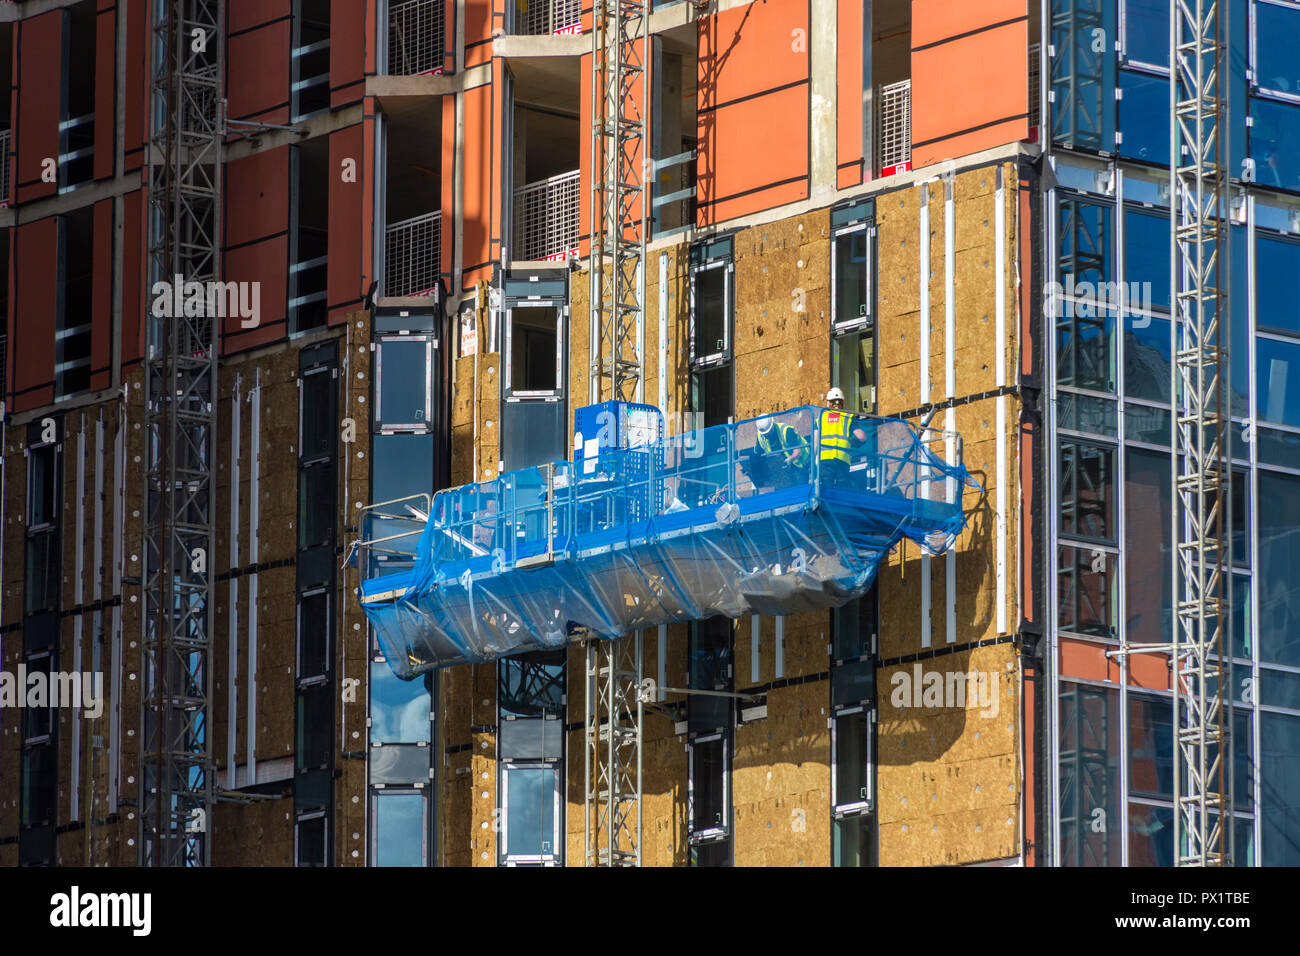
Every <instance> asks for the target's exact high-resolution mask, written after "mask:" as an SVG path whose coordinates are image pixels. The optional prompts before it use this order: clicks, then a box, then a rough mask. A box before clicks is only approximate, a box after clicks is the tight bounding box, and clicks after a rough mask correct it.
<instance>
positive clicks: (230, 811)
mask: <svg viewBox="0 0 1300 956" xmlns="http://www.w3.org/2000/svg"><path fill="white" fill-rule="evenodd" d="M284 785H285V788H286V789H288V788H289V787H290V786H291V784H290V782H289V781H285V784H284ZM214 820H215V823H214V826H213V830H212V859H213V862H214V863H215V864H216V865H218V866H292V865H293V798H292V797H283V798H281V799H278V800H258V801H255V802H253V803H250V804H246V805H241V804H231V803H218V804H217V808H216V812H215V814H214Z"/></svg>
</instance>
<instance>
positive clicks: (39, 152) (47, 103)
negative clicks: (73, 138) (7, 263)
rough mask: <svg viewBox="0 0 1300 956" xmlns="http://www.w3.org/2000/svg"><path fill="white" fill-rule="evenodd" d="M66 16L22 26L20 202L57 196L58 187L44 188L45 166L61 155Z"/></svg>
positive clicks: (23, 22)
mask: <svg viewBox="0 0 1300 956" xmlns="http://www.w3.org/2000/svg"><path fill="white" fill-rule="evenodd" d="M67 23H68V12H67V11H66V10H51V11H50V12H49V13H42V14H41V15H40V16H38V17H33V18H32V19H30V20H20V21H19V22H18V33H19V43H18V67H17V73H18V115H17V122H18V133H17V135H16V137H15V140H14V148H15V149H16V150H17V152H18V175H17V194H18V202H20V203H22V202H30V201H31V200H33V199H41V198H43V197H45V196H53V195H54V194H55V192H57V191H58V184H57V182H44V181H43V180H42V172H43V171H44V170H46V169H47V163H46V161H47V160H53V161H57V159H58V155H59V119H60V117H61V115H62V111H63V95H62V94H63V51H64V48H65V38H66V36H67V30H68V26H67Z"/></svg>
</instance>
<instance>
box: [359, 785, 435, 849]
mask: <svg viewBox="0 0 1300 956" xmlns="http://www.w3.org/2000/svg"><path fill="white" fill-rule="evenodd" d="M374 828H375V837H374V840H375V859H374V860H373V861H372V865H374V866H424V862H425V861H424V858H423V857H424V843H425V832H424V796H423V795H422V794H418V793H380V794H377V795H376V796H375V820H374Z"/></svg>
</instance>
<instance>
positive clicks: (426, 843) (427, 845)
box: [366, 784, 433, 867]
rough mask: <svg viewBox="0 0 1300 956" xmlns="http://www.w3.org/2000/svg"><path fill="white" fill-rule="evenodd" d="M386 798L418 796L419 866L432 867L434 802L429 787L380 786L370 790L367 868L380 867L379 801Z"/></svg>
mask: <svg viewBox="0 0 1300 956" xmlns="http://www.w3.org/2000/svg"><path fill="white" fill-rule="evenodd" d="M385 796H404V797H412V796H418V797H419V798H420V862H419V864H418V865H419V866H421V867H427V866H429V865H430V861H431V859H432V857H431V854H432V852H433V837H432V834H431V827H432V824H433V820H432V810H433V800H432V796H431V793H430V791H429V789H428V788H427V787H404V786H385V785H384V784H378V785H375V786H372V787H371V788H370V807H369V810H370V822H369V824H368V826H367V829H369V831H370V833H369V839H368V840H367V841H366V842H367V847H366V849H367V851H368V852H369V854H370V855H369V857H368V858H367V859H366V865H367V866H379V864H378V863H377V862H376V861H377V860H378V858H379V827H378V825H377V821H378V820H379V801H380V800H381V799H382V798H383V797H385Z"/></svg>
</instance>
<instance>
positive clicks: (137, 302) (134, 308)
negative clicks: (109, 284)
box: [122, 189, 152, 369]
mask: <svg viewBox="0 0 1300 956" xmlns="http://www.w3.org/2000/svg"><path fill="white" fill-rule="evenodd" d="M123 205H124V207H125V208H124V209H123V217H122V263H123V269H122V367H123V368H124V369H125V368H126V367H127V366H129V365H133V364H135V363H136V362H138V361H140V358H141V357H142V356H143V355H144V308H145V303H146V302H147V301H152V297H150V298H149V299H146V298H145V296H144V276H145V268H146V263H147V260H148V256H147V255H146V250H145V237H144V205H145V204H144V190H142V189H138V190H136V191H135V192H133V193H127V194H126V196H124V197H123Z"/></svg>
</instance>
